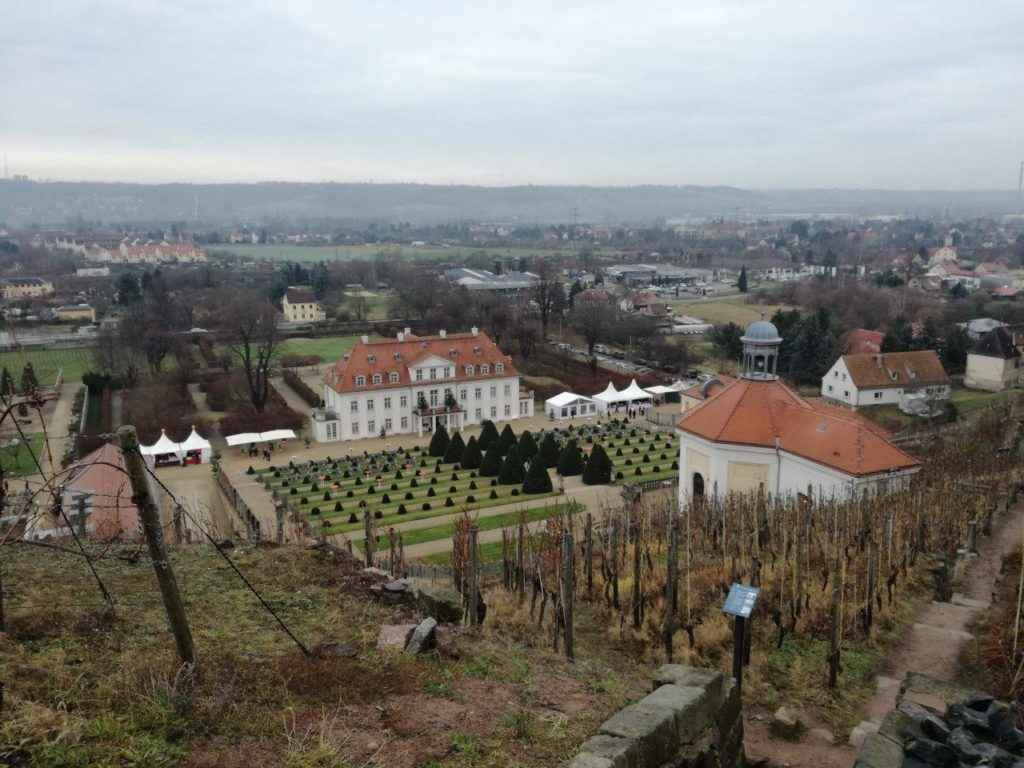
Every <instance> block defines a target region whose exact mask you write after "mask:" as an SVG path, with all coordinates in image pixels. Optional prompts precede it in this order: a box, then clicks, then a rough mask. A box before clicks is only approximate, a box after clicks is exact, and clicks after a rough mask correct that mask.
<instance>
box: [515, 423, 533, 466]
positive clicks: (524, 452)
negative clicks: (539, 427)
mask: <svg viewBox="0 0 1024 768" xmlns="http://www.w3.org/2000/svg"><path fill="white" fill-rule="evenodd" d="M518 449H519V458H520V459H522V460H523V461H530V460H531V459H533V457H534V456H536V455H537V441H536V440H534V439H533V435H532V434H531V433H530V430H528V429H524V430H523V431H522V432H521V433H520V434H519V446H518Z"/></svg>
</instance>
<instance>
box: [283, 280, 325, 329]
mask: <svg viewBox="0 0 1024 768" xmlns="http://www.w3.org/2000/svg"><path fill="white" fill-rule="evenodd" d="M281 311H282V312H283V313H284V319H285V320H287V321H288V322H289V323H310V322H312V323H315V322H319V321H321V320H326V319H327V313H325V312H324V310H323V309H322V308H321V307H320V302H319V301H318V300H317V298H316V295H315V294H314V293H313V291H311V290H310V289H309V288H304V287H301V286H290V287H289V288H288V290H286V291H285V292H284V298H282V299H281Z"/></svg>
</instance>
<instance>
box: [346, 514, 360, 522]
mask: <svg viewBox="0 0 1024 768" xmlns="http://www.w3.org/2000/svg"><path fill="white" fill-rule="evenodd" d="M348 521H349V522H350V523H358V522H359V518H358V517H356V513H355V512H351V513H349V516H348Z"/></svg>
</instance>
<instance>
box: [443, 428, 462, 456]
mask: <svg viewBox="0 0 1024 768" xmlns="http://www.w3.org/2000/svg"><path fill="white" fill-rule="evenodd" d="M465 450H466V444H465V443H464V442H463V441H462V435H460V434H459V432H458V430H456V431H455V432H454V433H453V434H452V437H451V440H449V441H448V447H447V448H445V451H444V462H445V464H457V463H458V462H460V461H462V454H463V453H464V452H465Z"/></svg>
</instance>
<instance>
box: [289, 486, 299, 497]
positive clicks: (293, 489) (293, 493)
mask: <svg viewBox="0 0 1024 768" xmlns="http://www.w3.org/2000/svg"><path fill="white" fill-rule="evenodd" d="M298 492H299V490H298V489H297V488H292V489H291V490H290V491H288V495H289V496H294V495H295V494H297V493H298Z"/></svg>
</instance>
